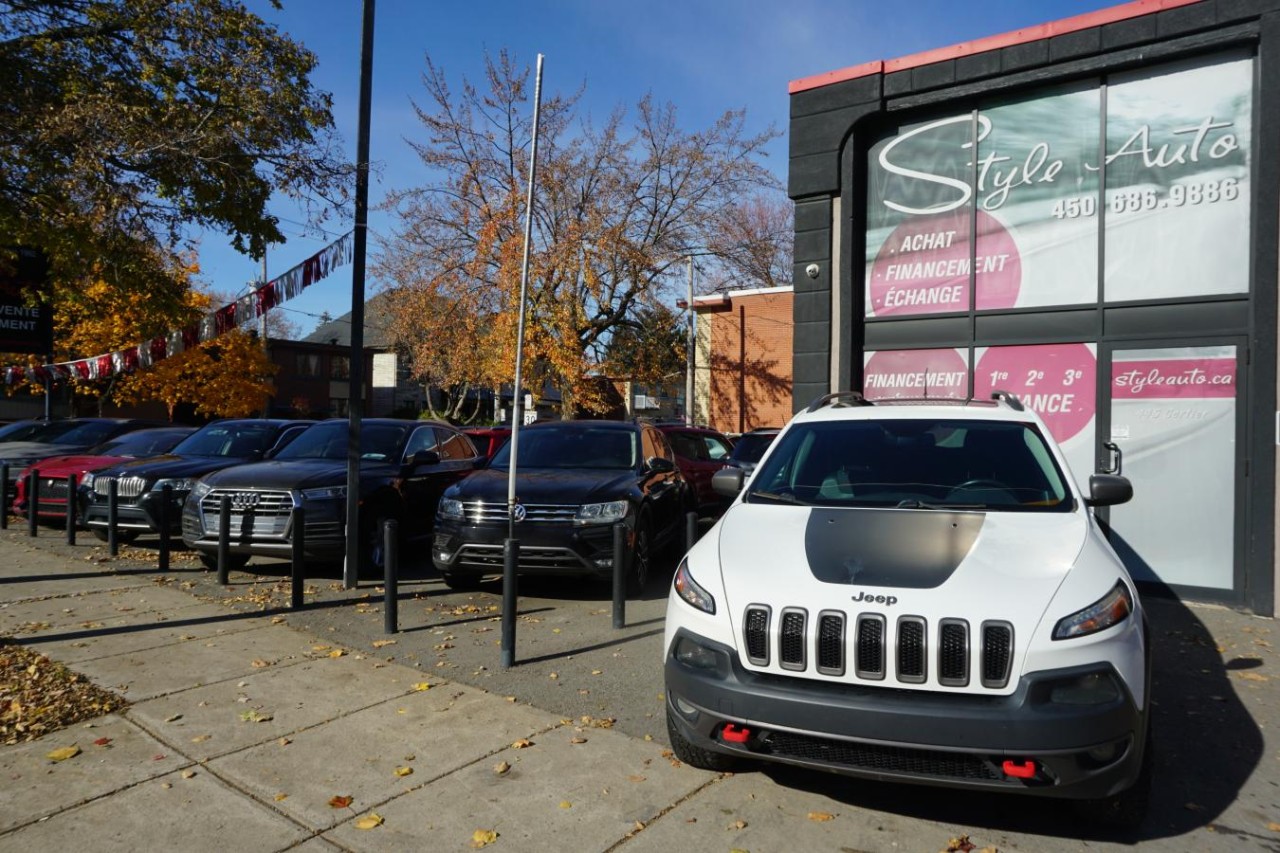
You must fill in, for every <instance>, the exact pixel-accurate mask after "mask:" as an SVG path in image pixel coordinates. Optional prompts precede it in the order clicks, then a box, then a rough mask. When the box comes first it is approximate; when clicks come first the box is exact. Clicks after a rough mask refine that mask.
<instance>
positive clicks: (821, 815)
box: [809, 812, 836, 823]
mask: <svg viewBox="0 0 1280 853" xmlns="http://www.w3.org/2000/svg"><path fill="white" fill-rule="evenodd" d="M835 818H836V816H835V815H833V814H831V812H809V820H812V821H816V822H818V823H825V822H826V821H829V820H835Z"/></svg>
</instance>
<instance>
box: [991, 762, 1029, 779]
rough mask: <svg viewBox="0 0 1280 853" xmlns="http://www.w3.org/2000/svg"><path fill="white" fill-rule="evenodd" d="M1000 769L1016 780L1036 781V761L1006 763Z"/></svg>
mask: <svg viewBox="0 0 1280 853" xmlns="http://www.w3.org/2000/svg"><path fill="white" fill-rule="evenodd" d="M1000 769H1001V770H1003V771H1004V775H1006V776H1012V777H1013V778H1014V779H1034V778H1035V775H1036V763H1035V761H1005V763H1004V764H1003V765H1001V767H1000Z"/></svg>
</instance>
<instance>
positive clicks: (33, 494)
mask: <svg viewBox="0 0 1280 853" xmlns="http://www.w3.org/2000/svg"><path fill="white" fill-rule="evenodd" d="M39 520H40V472H39V471H37V470H36V469H35V468H32V469H31V470H30V471H28V472H27V535H28V536H36V535H38V533H39V529H38V527H37V522H38V521H39Z"/></svg>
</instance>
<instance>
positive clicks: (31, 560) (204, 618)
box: [0, 533, 1280, 853]
mask: <svg viewBox="0 0 1280 853" xmlns="http://www.w3.org/2000/svg"><path fill="white" fill-rule="evenodd" d="M86 553H87V554H89V555H90V556H91V555H92V554H93V553H97V552H93V551H91V550H90V549H83V550H81V551H77V552H76V554H78V555H81V556H79V557H78V558H77V557H75V556H71V555H70V552H68V551H67V549H65V548H58V547H53V546H52V543H47V542H46V541H44V540H41V542H40V544H36V543H28V542H26V541H24V540H23V539H21V538H20V537H18V536H16V535H14V534H12V533H10V534H9V535H2V536H0V635H3V636H10V637H13V638H14V639H16V640H17V641H18V642H21V643H23V644H24V645H27V646H30V647H32V648H35V649H37V650H39V651H41V652H43V653H44V654H47V655H48V656H50V657H51V658H53V659H55V660H59V661H62V662H64V663H66V664H67V665H69V666H70V667H71V668H72V669H74V670H76V671H78V672H81V673H83V674H85V675H87V676H89V677H90V678H91V679H92V680H93V681H94V682H95V683H97V684H98V685H100V686H102V687H105V688H107V689H110V690H113V691H115V692H117V693H119V694H120V695H122V696H124V697H126V698H127V699H128V700H129V701H130V702H131V703H132V704H131V706H130V707H128V708H127V709H125V710H124V711H123V712H122V713H120V714H114V715H109V716H105V717H101V718H98V719H96V720H94V721H92V722H90V723H88V724H83V725H81V726H77V727H73V728H70V729H66V730H63V731H60V732H56V733H54V734H51V735H48V736H46V737H45V738H43V739H41V740H40V741H38V742H34V743H30V744H22V745H16V746H6V747H0V780H3V783H2V785H0V850H3V851H9V850H14V851H17V850H24V851H25V850H61V849H75V848H82V849H93V850H95V851H99V850H105V851H111V850H161V849H170V848H176V847H181V848H183V849H188V850H215V849H216V850H227V849H233V850H253V851H257V850H263V851H274V850H305V851H321V850H335V849H342V850H401V849H403V850H419V851H420V850H467V849H472V848H473V844H478V843H479V842H475V841H474V839H475V833H476V832H477V831H481V832H486V831H492V832H495V833H496V837H494V840H492V841H491V842H490V843H489V845H488V846H489V847H491V848H492V849H494V850H513V851H514V850H519V851H526V850H530V851H538V850H548V851H565V850H570V851H577V850H583V851H612V850H624V851H627V853H635V852H636V851H668V850H671V849H674V848H684V849H690V850H721V851H729V850H735V849H736V850H747V851H752V853H765V851H790V850H797V849H803V850H833V851H902V850H906V851H916V850H920V851H934V850H941V849H945V848H946V847H947V846H948V841H949V839H952V838H957V837H959V836H962V835H969V836H971V837H972V840H973V842H974V843H976V844H977V846H978V847H979V848H981V847H983V846H988V845H989V846H992V847H994V848H996V849H999V850H1027V851H1033V850H1079V849H1081V848H1082V846H1087V847H1089V848H1091V849H1099V848H1100V849H1109V848H1113V847H1114V848H1115V849H1120V848H1121V847H1127V846H1129V845H1128V844H1124V843H1117V844H1113V843H1109V842H1105V841H1100V840H1098V839H1096V838H1093V839H1089V840H1088V841H1082V840H1079V833H1080V832H1083V831H1085V830H1083V829H1081V828H1077V827H1075V826H1074V825H1073V823H1072V819H1071V817H1070V812H1069V810H1066V809H1065V808H1064V806H1063V805H1062V804H1061V803H1053V802H1047V801H1039V800H1034V801H1033V800H1027V799H1021V798H999V797H990V796H986V797H983V796H980V795H974V794H968V793H964V792H959V793H957V792H949V791H942V792H939V791H938V790H937V789H927V788H918V787H914V786H903V785H876V784H874V783H865V782H854V781H851V780H847V779H843V778H840V777H831V776H826V775H823V774H812V773H803V774H802V773H796V772H790V771H786V770H781V771H777V770H771V771H769V772H749V773H742V774H738V775H725V776H721V775H717V774H712V773H706V772H703V771H699V770H695V769H693V768H690V767H688V766H685V765H682V764H680V763H679V762H677V761H675V760H674V758H673V757H672V756H671V754H670V753H669V751H667V749H666V745H665V744H664V743H662V742H661V740H660V739H652V740H649V739H644V738H640V737H631V736H628V735H625V734H623V733H622V732H620V731H618V730H616V729H612V728H602V727H600V725H601V722H602V721H597V720H594V719H592V718H590V717H587V718H585V719H584V718H582V717H576V718H566V717H563V716H561V715H560V714H559V713H556V712H555V711H554V710H549V709H545V708H543V709H540V708H536V707H533V706H532V705H529V704H525V703H523V702H522V701H515V699H514V697H512V698H508V697H506V696H502V695H497V694H494V693H491V692H487V691H485V690H483V689H479V688H478V687H475V686H468V685H466V684H463V683H460V682H458V681H450V680H444V679H441V678H439V677H437V676H436V675H435V674H434V673H430V674H429V673H426V672H424V671H423V670H421V669H418V668H413V667H407V666H401V665H399V664H397V663H388V662H387V661H385V660H383V659H380V658H378V657H376V656H374V655H373V654H371V653H370V651H369V650H368V649H367V648H365V649H363V650H362V649H361V648H359V647H357V646H354V645H352V646H344V645H343V644H342V643H343V639H344V638H342V637H338V636H333V635H330V636H327V637H323V638H317V637H315V636H312V635H309V634H308V633H305V632H302V631H298V630H295V629H294V628H291V627H289V625H288V624H286V619H285V617H283V616H281V615H272V614H256V613H247V612H241V611H237V610H234V609H229V608H228V607H227V606H225V605H224V604H220V603H211V602H207V601H201V600H199V599H197V598H196V597H194V596H193V595H192V594H190V593H189V592H187V591H184V590H183V589H181V588H180V586H181V584H180V583H178V582H176V581H175V578H178V577H181V575H182V574H183V570H182V569H178V570H175V571H174V572H172V573H170V574H169V575H167V576H160V575H158V574H157V573H155V572H154V571H146V570H135V571H130V570H127V569H123V570H122V569H120V568H119V564H114V565H113V564H99V563H97V562H95V561H94V560H96V559H97V558H93V559H85V556H83V554H86ZM185 571H187V572H195V571H198V570H194V569H190V568H188V569H186V570H185ZM1213 616H1214V619H1217V620H1219V623H1216V624H1217V625H1218V627H1217V628H1216V629H1215V633H1219V632H1220V633H1221V634H1222V635H1223V638H1222V639H1220V640H1219V642H1220V643H1230V642H1232V641H1233V639H1226V635H1227V634H1229V633H1230V632H1233V631H1234V632H1235V633H1234V634H1232V635H1231V637H1232V638H1234V639H1239V640H1240V641H1241V642H1248V641H1250V640H1251V639H1252V638H1254V637H1259V636H1260V635H1257V634H1253V633H1252V632H1254V631H1263V630H1264V628H1263V626H1266V627H1265V631H1267V632H1269V631H1270V627H1269V626H1270V624H1271V623H1270V622H1269V621H1264V620H1256V619H1251V618H1250V617H1247V616H1244V615H1242V614H1236V613H1231V612H1229V611H1213ZM1241 632H1243V633H1241ZM375 645H376V644H375ZM1195 646H1196V648H1195V649H1192V651H1197V650H1198V649H1199V648H1200V647H1203V646H1204V643H1203V641H1200V640H1197V642H1196V644H1195ZM1262 647H1265V648H1266V649H1268V650H1269V643H1266V642H1265V641H1264V642H1263V643H1262V646H1259V647H1258V648H1262ZM1225 648H1226V646H1225V645H1220V646H1219V649H1220V650H1224V649H1225ZM1210 651H1212V649H1210ZM1186 653H1187V652H1186V651H1185V650H1184V652H1183V654H1186ZM1183 660H1184V665H1185V663H1189V662H1190V661H1189V659H1185V658H1184V659H1183ZM1259 660H1260V661H1261V660H1262V658H1259ZM1265 663H1266V664H1267V665H1269V664H1270V660H1269V659H1267V660H1266V661H1265ZM636 665H637V666H642V665H643V666H656V665H657V663H656V662H655V661H648V660H645V661H637V663H636ZM1266 671H1267V670H1266V669H1265V668H1264V669H1261V670H1260V672H1266ZM1266 681H1267V677H1266V676H1261V675H1258V676H1255V678H1254V679H1252V680H1250V681H1247V682H1242V683H1240V684H1239V685H1238V686H1239V687H1240V690H1241V691H1245V689H1246V688H1248V689H1249V690H1263V691H1264V692H1263V693H1262V694H1260V695H1257V696H1254V697H1252V698H1250V697H1248V696H1242V697H1241V700H1240V701H1241V707H1242V708H1245V710H1246V712H1247V714H1253V715H1255V716H1256V715H1263V714H1267V713H1272V714H1274V713H1275V711H1274V710H1272V711H1266V710H1263V709H1264V708H1266V707H1268V706H1271V705H1273V704H1274V703H1273V702H1271V700H1272V699H1273V698H1274V697H1275V693H1276V691H1275V689H1274V687H1272V686H1271V685H1268V684H1266V683H1265V682H1266ZM1233 686H1236V685H1232V684H1231V683H1229V682H1228V683H1227V684H1226V687H1225V688H1221V689H1222V690H1223V691H1224V692H1225V691H1230V690H1232V689H1233ZM1212 689H1215V690H1217V689H1219V688H1218V687H1214V688H1212ZM1192 698H1194V697H1192ZM1213 698H1214V699H1216V700H1219V701H1220V702H1223V701H1226V700H1225V698H1224V697H1221V696H1215V697H1213ZM1244 699H1249V701H1250V703H1252V704H1249V705H1247V706H1246V704H1245V703H1244V701H1243V700H1244ZM1233 701H1234V697H1233ZM1179 709H1181V706H1179ZM1246 718H1247V717H1246ZM1235 728H1236V729H1239V727H1238V726H1237V727H1235ZM1260 728H1263V729H1265V728H1266V727H1265V725H1262V726H1260ZM1236 736H1237V737H1238V736H1239V732H1238V731H1237V732H1236ZM95 742H98V743H105V745H102V746H99V745H96V744H95ZM73 744H74V745H77V746H79V748H80V749H81V750H82V752H81V753H80V754H79V755H77V756H76V757H74V758H71V759H69V760H66V761H63V762H60V763H53V762H51V761H49V760H48V759H47V758H46V755H47V754H48V753H49V752H50V751H51V750H53V749H56V748H58V747H62V746H70V745H73ZM1250 749H1251V751H1256V752H1258V753H1259V755H1257V756H1256V757H1257V758H1259V759H1261V761H1260V762H1256V763H1257V764H1258V766H1257V769H1256V770H1251V771H1247V772H1246V775H1248V779H1242V780H1241V782H1240V784H1239V785H1238V786H1237V787H1236V788H1234V789H1233V790H1232V791H1231V793H1230V795H1229V798H1228V800H1224V802H1223V803H1221V804H1211V805H1213V808H1214V813H1213V815H1212V816H1211V817H1217V818H1218V821H1217V823H1216V824H1215V823H1213V822H1207V821H1200V820H1193V821H1192V822H1191V823H1190V824H1186V822H1185V821H1184V822H1183V824H1177V823H1176V821H1171V820H1167V819H1163V818H1160V817H1157V818H1156V820H1164V822H1165V823H1166V824H1168V825H1162V826H1158V827H1153V828H1152V829H1151V830H1150V831H1147V832H1144V833H1143V834H1142V835H1141V836H1139V837H1136V838H1134V839H1129V841H1130V843H1132V842H1133V841H1138V842H1140V846H1141V847H1143V848H1144V849H1151V850H1157V849H1159V850H1185V849H1190V848H1192V847H1194V848H1196V849H1215V848H1223V849H1226V848H1227V847H1230V849H1232V850H1239V849H1242V848H1243V849H1277V847H1278V846H1280V844H1278V843H1277V842H1278V841H1280V833H1277V832H1276V831H1275V830H1273V829H1269V828H1268V826H1269V823H1270V822H1274V821H1280V808H1278V807H1277V805H1276V802H1275V799H1276V797H1275V795H1274V793H1272V792H1273V791H1274V790H1276V776H1277V774H1276V771H1275V769H1274V768H1273V766H1272V765H1275V764H1276V751H1275V749H1274V748H1266V747H1263V746H1262V745H1261V742H1259V744H1258V746H1257V747H1256V748H1254V747H1252V746H1251V747H1250ZM1188 772H1199V771H1191V770H1189V771H1188ZM1254 788H1256V789H1257V790H1256V791H1255V790H1254ZM1164 790H1165V791H1166V793H1165V797H1166V799H1167V798H1168V797H1170V796H1172V797H1181V796H1193V794H1185V793H1183V792H1181V791H1179V790H1178V788H1177V786H1176V785H1171V784H1170V782H1169V781H1168V780H1166V782H1165V783H1164ZM1170 791H1172V793H1169V792H1170ZM335 798H350V802H349V804H348V805H341V804H340V803H342V802H343V801H342V800H335ZM1201 799H1204V798H1203V797H1201ZM993 800H994V801H999V804H998V805H993V804H992V801H993ZM335 803H339V805H335ZM1184 805H1185V804H1182V803H1179V804H1178V805H1177V806H1172V808H1173V809H1174V810H1175V811H1173V812H1170V813H1171V814H1173V815H1174V816H1175V817H1177V816H1178V811H1177V810H1181V809H1182V808H1183V806H1184ZM1192 806H1194V807H1196V808H1199V809H1202V810H1203V809H1204V808H1206V806H1205V805H1204V804H1203V803H1202V804H1199V805H1197V804H1194V803H1192V804H1190V805H1185V807H1186V808H1188V809H1189V808H1191V807H1192ZM371 814H376V815H378V816H379V817H380V818H381V819H382V822H381V823H380V824H378V825H376V826H374V827H373V828H368V829H363V828H360V827H361V823H360V822H361V819H363V818H367V817H369V816H370V815H371ZM1193 816H1194V815H1193ZM1228 825H1230V826H1232V827H1234V828H1232V829H1229V830H1228V829H1227V827H1228ZM1274 825H1275V826H1276V827H1277V828H1280V824H1274ZM485 837H487V836H485Z"/></svg>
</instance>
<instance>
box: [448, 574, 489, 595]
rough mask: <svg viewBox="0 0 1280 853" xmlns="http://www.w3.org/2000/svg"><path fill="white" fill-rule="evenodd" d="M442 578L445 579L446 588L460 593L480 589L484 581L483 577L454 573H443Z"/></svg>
mask: <svg viewBox="0 0 1280 853" xmlns="http://www.w3.org/2000/svg"><path fill="white" fill-rule="evenodd" d="M440 577H441V578H443V579H444V585H445V586H447V587H449V589H455V590H458V591H459V592H465V591H469V590H476V589H479V588H480V582H481V581H482V580H484V578H483V577H482V576H481V575H457V574H454V573H453V572H445V573H442V574H441V575H440Z"/></svg>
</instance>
